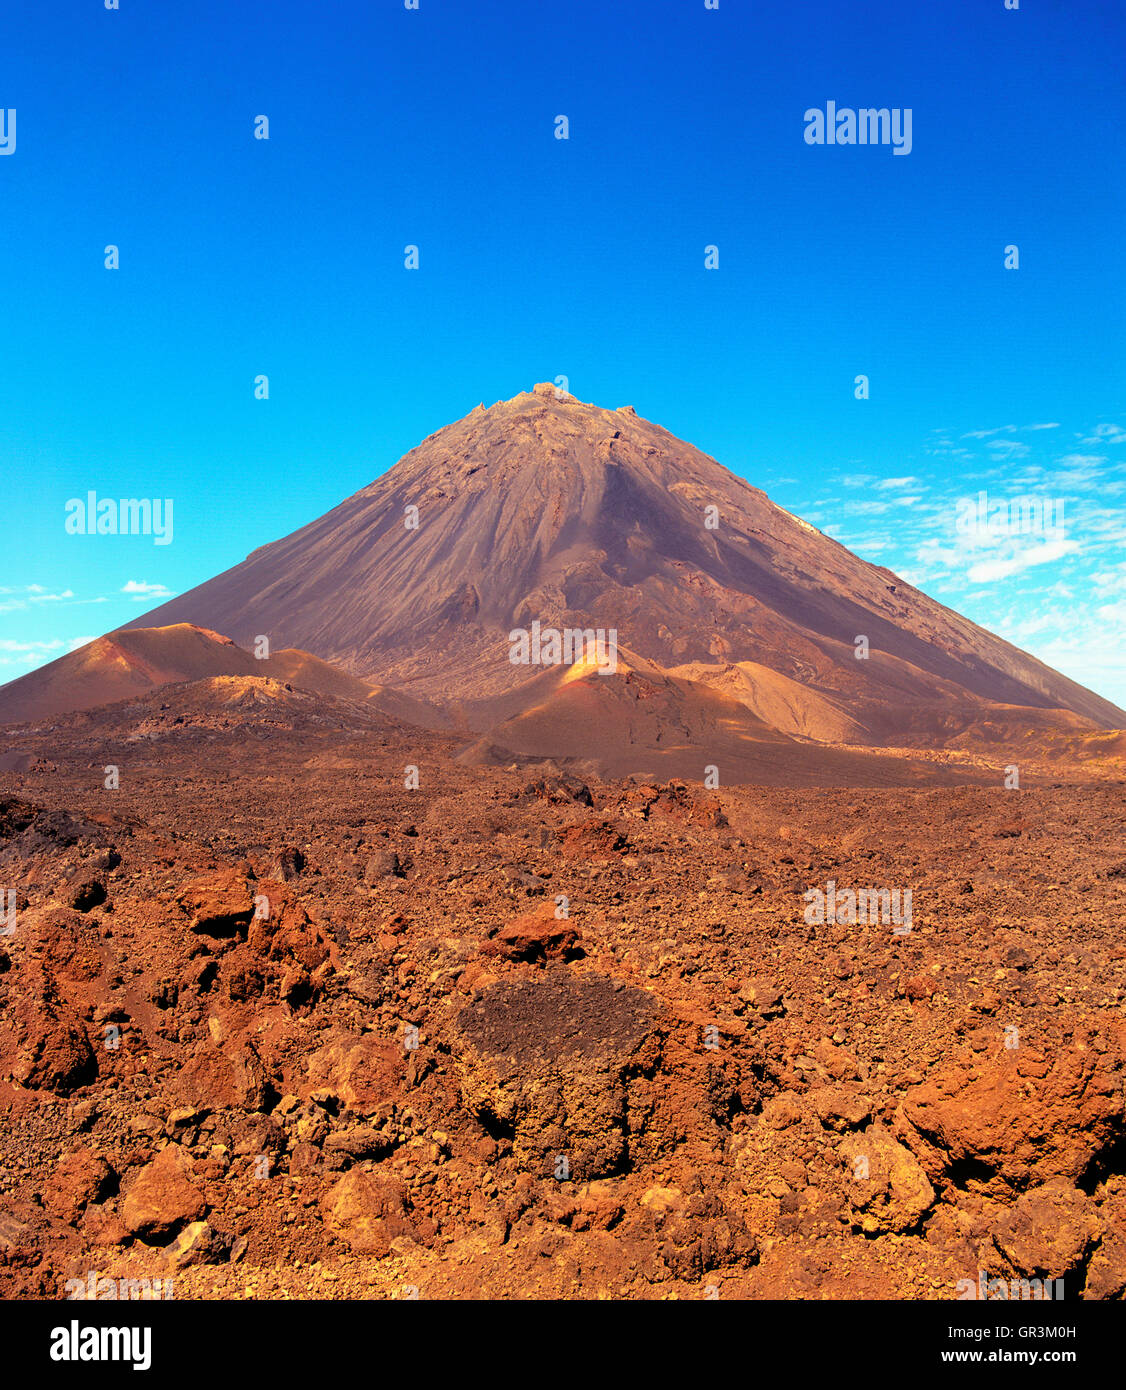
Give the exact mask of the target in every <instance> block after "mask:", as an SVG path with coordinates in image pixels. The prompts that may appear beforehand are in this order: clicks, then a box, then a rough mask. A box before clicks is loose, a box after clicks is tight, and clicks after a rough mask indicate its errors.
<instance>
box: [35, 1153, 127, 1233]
mask: <svg viewBox="0 0 1126 1390" xmlns="http://www.w3.org/2000/svg"><path fill="white" fill-rule="evenodd" d="M113 1179H114V1171H113V1169H112V1168H111V1167H110V1165H109V1164H108V1163H107V1162H106V1161H105V1159H104V1158H102V1157H101V1156H100V1155H98V1154H95V1153H91V1152H90V1151H89V1150H88V1149H75V1150H74V1151H73V1152H71V1153H69V1154H64V1155H63V1156H62V1158H60V1159H59V1162H58V1164H57V1165H56V1167H55V1171H54V1173H53V1174H52V1175H51V1179H50V1181H49V1182H48V1183H47V1185H46V1187H45V1189H44V1192H43V1202H44V1205H45V1206H46V1208H47V1210H48V1211H50V1212H53V1213H55V1214H56V1215H57V1216H61V1217H62V1218H63V1219H64V1220H67V1221H75V1220H77V1218H78V1217H79V1216H80V1215H81V1214H82V1212H83V1210H84V1209H85V1208H86V1207H87V1205H88V1204H90V1203H92V1202H98V1201H100V1200H101V1199H102V1197H103V1196H104V1195H105V1194H106V1192H107V1191H108V1190H109V1188H110V1186H111V1184H112V1183H113Z"/></svg>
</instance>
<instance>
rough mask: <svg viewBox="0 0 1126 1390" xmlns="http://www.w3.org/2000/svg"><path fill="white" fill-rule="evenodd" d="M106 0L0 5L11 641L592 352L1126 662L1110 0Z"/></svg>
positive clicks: (782, 479)
mask: <svg viewBox="0 0 1126 1390" xmlns="http://www.w3.org/2000/svg"><path fill="white" fill-rule="evenodd" d="M120 4H121V8H120V10H118V11H116V12H114V11H106V10H105V9H104V8H103V6H102V4H101V3H99V0H63V3H60V4H57V5H52V6H50V7H47V6H44V5H43V4H42V0H7V3H6V4H5V7H4V21H3V23H4V35H3V39H4V41H3V44H2V46H0V107H2V108H4V109H9V108H14V109H15V110H16V111H17V113H18V119H17V123H16V130H17V142H16V148H15V151H14V153H12V154H11V155H9V156H7V157H0V209H2V226H3V229H4V254H3V256H2V257H0V322H2V324H3V329H4V337H3V369H2V371H0V471H2V476H3V478H4V479H5V481H6V482H7V486H8V490H9V495H10V498H11V501H10V504H9V506H10V510H9V526H8V529H7V537H6V539H7V544H6V546H5V556H6V560H7V563H6V565H5V566H4V574H3V576H0V679H7V678H11V677H13V676H15V675H18V674H20V673H22V672H23V671H25V670H28V669H31V668H32V667H34V666H35V665H38V664H40V663H42V662H43V661H46V660H50V659H52V658H53V657H55V656H57V655H59V654H61V653H62V652H64V651H66V650H67V649H68V648H69V647H71V646H73V645H75V644H77V643H79V642H80V641H81V640H85V639H88V638H89V637H91V636H94V635H96V634H98V633H100V632H103V631H106V630H108V629H110V628H112V627H115V626H117V625H118V624H120V623H122V622H125V621H127V620H130V619H132V618H133V617H135V615H136V614H137V612H138V610H139V609H140V611H143V608H144V607H145V606H151V604H152V603H153V602H155V601H157V600H159V599H160V598H162V597H165V596H167V595H168V594H169V593H177V592H181V591H183V590H184V589H186V588H188V587H190V586H191V585H192V584H195V583H198V582H200V581H201V580H203V579H206V578H208V577H210V576H211V575H213V574H215V573H217V572H219V571H221V570H223V569H226V568H228V567H229V566H230V565H232V564H235V563H237V562H238V561H239V560H241V559H242V558H243V557H244V556H245V555H246V554H247V553H248V552H249V551H250V550H252V549H253V548H254V547H256V546H258V545H261V544H263V543H265V542H267V541H269V540H273V539H275V538H276V537H278V536H281V535H284V534H286V533H287V532H289V531H291V530H293V529H294V528H296V527H297V526H300V525H302V524H303V523H304V522H306V521H308V520H310V519H312V518H313V517H315V516H317V515H319V514H320V513H322V512H324V511H326V510H327V509H328V508H329V507H331V506H333V505H334V504H335V503H336V502H337V501H339V500H340V499H341V498H343V497H345V496H347V495H348V494H349V493H351V492H353V491H355V490H356V489H357V488H359V487H362V486H363V485H364V484H366V483H368V482H370V481H371V479H372V478H374V477H376V476H378V475H379V474H380V473H382V472H384V471H385V470H386V469H387V468H388V467H390V466H391V464H393V463H394V462H395V460H396V459H397V458H398V457H399V456H400V455H401V454H403V453H404V452H405V451H406V450H407V449H409V448H411V447H412V446H413V445H414V444H416V443H418V442H419V441H420V440H421V439H422V438H423V437H424V436H426V435H428V434H430V433H431V432H433V431H434V430H435V429H438V428H440V427H441V426H442V425H444V424H446V423H448V422H449V421H451V420H453V419H456V418H457V417H459V416H461V415H463V414H465V413H466V412H467V411H468V410H470V409H472V408H473V406H475V405H476V404H477V403H478V402H479V401H484V402H485V403H486V404H488V403H491V402H492V401H495V400H498V399H502V398H507V397H510V396H512V395H515V394H516V393H517V392H518V391H521V390H525V389H527V388H529V387H530V386H531V385H532V384H533V383H534V382H536V381H545V380H554V379H555V378H556V377H558V376H560V375H562V376H566V377H567V379H568V385H569V388H570V390H571V391H572V392H573V393H574V394H575V395H577V396H578V397H579V398H580V399H582V400H588V401H595V402H597V403H598V404H601V405H606V406H610V407H613V406H617V405H623V404H627V403H628V404H632V405H634V406H635V407H636V408H637V410H638V411H639V412H640V413H641V414H642V415H645V416H648V417H649V418H651V419H654V420H657V421H658V422H660V423H661V424H663V425H665V426H666V427H667V428H669V429H670V430H672V431H673V432H674V433H675V434H678V435H680V436H682V437H683V438H685V439H688V440H690V441H692V442H693V443H694V444H696V445H698V446H699V447H701V448H703V449H705V450H706V451H707V452H708V453H711V454H713V455H714V456H715V457H716V458H718V459H719V460H720V461H721V462H723V463H725V464H727V465H728V466H729V467H731V468H732V469H734V470H735V471H736V472H738V473H740V474H742V475H743V476H745V477H747V478H748V479H749V480H750V481H751V482H753V483H755V484H756V485H758V486H761V487H764V488H765V489H766V490H767V491H768V492H769V493H770V494H771V496H772V497H774V499H775V500H776V501H778V502H779V503H780V504H781V505H782V506H784V507H786V508H787V509H789V510H790V511H793V512H795V513H797V514H798V515H800V516H803V517H806V518H808V519H809V520H811V521H812V522H814V524H816V525H818V526H820V527H821V528H822V529H824V530H826V531H828V532H829V533H830V534H832V535H834V536H836V537H837V538H838V539H840V540H842V541H843V542H844V543H845V544H847V545H849V546H850V547H851V548H853V549H855V550H856V551H858V552H859V553H860V554H861V555H863V556H865V557H866V558H869V559H872V560H874V561H876V562H878V563H881V564H885V565H888V566H889V567H890V568H892V569H894V570H896V571H897V572H899V573H900V574H902V575H904V576H905V577H906V578H908V579H909V580H911V581H912V582H914V583H917V584H918V585H919V586H920V587H922V588H924V589H925V590H927V592H929V593H932V594H934V595H935V596H936V597H937V598H939V599H940V600H941V601H942V602H944V603H947V604H949V605H950V606H952V607H954V608H957V609H959V610H960V611H962V612H964V613H965V614H966V615H967V616H968V617H971V618H973V619H974V620H975V621H978V622H980V623H982V624H983V625H985V626H986V627H989V628H991V629H993V630H994V631H998V632H1000V633H1001V634H1002V635H1003V636H1005V637H1007V638H1008V639H1009V640H1011V641H1014V642H1016V643H1017V644H1018V645H1021V646H1023V647H1025V648H1026V649H1028V650H1030V651H1032V652H1034V653H1036V654H1037V655H1038V656H1040V657H1042V658H1043V659H1045V660H1047V661H1048V662H1049V663H1050V664H1052V665H1054V666H1057V667H1058V668H1059V669H1060V670H1062V671H1064V672H1066V673H1067V674H1068V675H1070V676H1072V677H1074V678H1076V679H1078V680H1080V681H1082V682H1084V683H1085V684H1089V685H1091V686H1092V687H1093V688H1094V689H1096V690H1098V691H1099V692H1100V693H1102V694H1104V695H1106V696H1108V697H1110V698H1112V699H1115V700H1116V701H1117V702H1118V703H1119V704H1122V705H1126V641H1124V640H1123V634H1124V631H1126V622H1124V619H1126V565H1124V564H1123V560H1124V553H1126V545H1124V542H1123V537H1122V523H1123V516H1124V510H1126V332H1124V331H1123V324H1124V321H1126V319H1124V309H1126V282H1124V276H1123V271H1122V266H1121V242H1122V234H1121V229H1122V226H1123V220H1124V218H1123V214H1124V212H1126V191H1124V188H1126V185H1124V180H1123V178H1122V172H1121V138H1122V131H1123V130H1124V129H1126V82H1124V80H1123V77H1122V71H1123V65H1122V52H1123V40H1124V39H1126V9H1124V8H1123V6H1122V5H1121V4H1120V3H1119V0H1066V2H1065V0H1021V7H1020V9H1019V10H1017V11H1010V10H1006V9H1005V8H1004V3H1003V0H935V3H933V4H915V3H910V4H909V3H906V2H905V0H869V3H865V4H863V5H855V4H843V3H838V0H833V2H832V3H830V0H812V2H810V3H801V0H792V2H791V3H790V4H787V5H778V4H763V3H761V0H754V3H750V0H744V2H743V3H737V2H736V0H720V6H719V9H718V10H707V9H705V7H704V3H703V0H644V3H641V2H640V0H636V2H635V0H613V2H612V3H610V2H609V0H603V3H591V0H585V2H584V3H574V4H558V5H533V4H527V3H524V4H517V3H513V0H489V3H487V4H485V3H479V4H471V3H469V0H458V2H457V3H454V0H419V8H418V10H417V11H408V10H406V9H405V8H404V6H403V5H402V3H401V0H325V2H324V3H318V4H315V5H314V4H309V3H305V2H304V0H302V2H301V3H298V0H278V3H273V4H270V5H256V6H255V5H250V4H242V3H232V0H194V2H193V3H183V4H177V5H171V4H161V5H152V4H147V3H142V0H120ZM830 100H832V101H834V102H835V103H836V104H837V106H838V107H853V108H860V107H889V108H893V107H894V108H900V109H903V108H910V110H911V111H912V129H913V139H912V149H911V152H910V154H909V155H906V156H897V155H895V154H894V153H893V150H892V149H891V148H890V147H888V146H878V145H869V146H853V147H848V146H841V145H836V146H833V147H829V146H812V145H809V144H807V143H806V141H805V139H804V131H805V123H804V114H805V112H806V111H807V110H808V109H811V108H820V109H822V110H824V108H825V105H826V102H827V101H830ZM262 114H264V115H267V116H268V117H269V121H270V138H269V140H268V141H264V140H255V139H254V138H253V132H254V121H255V117H256V116H258V115H262ZM560 114H563V115H566V116H567V117H568V119H569V122H570V138H569V139H568V140H558V139H556V138H555V135H554V131H555V118H556V116H557V115H560ZM109 244H115V245H117V246H119V247H120V269H118V270H114V271H111V270H107V269H106V268H105V266H104V248H105V247H106V246H107V245H109ZM408 244H413V245H417V246H418V247H419V249H420V267H419V269H418V270H417V271H408V270H406V269H404V264H403V262H404V248H405V247H406V246H407V245H408ZM708 245H715V246H718V248H719V268H718V269H716V270H712V271H709V270H706V269H705V268H704V248H705V247H706V246H708ZM1008 245H1017V246H1018V247H1019V254H1020V268H1019V269H1018V270H1006V269H1005V268H1004V263H1003V262H1004V248H1005V247H1006V246H1008ZM262 373H264V374H267V375H268V377H269V388H270V398H269V400H268V401H264V400H256V399H255V398H254V379H255V377H256V376H258V375H259V374H262ZM861 374H863V375H866V376H867V377H868V378H869V382H870V385H869V392H870V395H869V399H867V400H857V399H856V398H855V396H854V381H855V378H856V377H857V376H858V375H861ZM981 489H987V491H988V494H989V497H990V498H991V499H997V498H1001V499H1005V498H1011V497H1015V496H1017V495H1020V494H1029V493H1032V494H1034V495H1036V496H1041V497H1049V498H1053V499H1062V500H1063V501H1064V503H1065V533H1064V535H1063V536H1056V537H1051V536H1046V537H1038V536H1027V535H1026V536H1017V537H1008V538H1004V537H1002V538H997V537H984V538H983V537H981V536H977V537H974V536H967V535H965V534H962V533H959V532H958V531H957V530H956V528H955V525H954V515H955V507H956V504H957V501H958V499H959V498H961V497H964V496H976V495H977V493H978V491H979V490H981ZM91 490H93V491H95V492H96V493H97V494H98V495H99V496H101V497H148V498H168V497H170V498H172V499H173V501H174V531H173V541H172V543H171V544H169V545H164V546H156V545H154V544H153V540H152V538H151V537H145V536H101V537H98V536H84V535H82V536H75V535H68V534H67V533H66V532H65V530H64V516H65V504H66V502H67V500H68V499H70V498H72V497H85V496H86V494H87V493H88V492H89V491H91Z"/></svg>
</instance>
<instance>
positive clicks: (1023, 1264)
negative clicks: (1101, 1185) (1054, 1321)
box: [993, 1180, 1101, 1279]
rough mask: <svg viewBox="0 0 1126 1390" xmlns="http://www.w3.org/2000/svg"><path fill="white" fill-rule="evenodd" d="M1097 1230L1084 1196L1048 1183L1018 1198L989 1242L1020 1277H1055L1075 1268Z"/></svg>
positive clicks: (1092, 1208)
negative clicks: (991, 1241)
mask: <svg viewBox="0 0 1126 1390" xmlns="http://www.w3.org/2000/svg"><path fill="white" fill-rule="evenodd" d="M1100 1230H1101V1227H1100V1223H1099V1219H1098V1215H1097V1213H1096V1210H1095V1204H1094V1202H1092V1200H1091V1199H1090V1197H1088V1196H1087V1195H1086V1193H1083V1192H1079V1191H1078V1190H1077V1189H1076V1188H1074V1187H1072V1186H1071V1185H1070V1184H1069V1183H1066V1182H1060V1181H1058V1180H1054V1181H1052V1182H1050V1183H1046V1184H1045V1185H1044V1186H1043V1187H1034V1188H1033V1189H1032V1190H1031V1191H1030V1192H1025V1193H1024V1194H1023V1195H1022V1196H1021V1197H1018V1198H1017V1201H1016V1203H1015V1204H1014V1205H1013V1206H1012V1207H1011V1208H1010V1209H1009V1210H1008V1211H1007V1212H1006V1213H1005V1215H1004V1216H1003V1217H1002V1218H1001V1220H1000V1222H999V1223H998V1225H997V1229H996V1230H995V1231H994V1233H993V1240H994V1243H995V1244H996V1246H997V1249H998V1250H1000V1251H1001V1253H1002V1254H1003V1255H1004V1256H1005V1257H1006V1258H1007V1259H1008V1260H1009V1262H1010V1263H1011V1264H1012V1265H1013V1266H1014V1268H1016V1269H1018V1270H1020V1272H1021V1273H1022V1274H1029V1275H1040V1276H1042V1277H1047V1278H1049V1279H1060V1278H1062V1277H1063V1275H1065V1274H1067V1273H1069V1272H1070V1271H1071V1270H1073V1269H1074V1268H1075V1267H1076V1265H1078V1264H1079V1262H1080V1261H1081V1260H1082V1259H1083V1257H1084V1256H1085V1255H1086V1254H1087V1251H1088V1250H1089V1249H1090V1248H1091V1245H1092V1244H1093V1243H1094V1241H1095V1240H1096V1239H1097V1238H1098V1236H1099V1234H1100Z"/></svg>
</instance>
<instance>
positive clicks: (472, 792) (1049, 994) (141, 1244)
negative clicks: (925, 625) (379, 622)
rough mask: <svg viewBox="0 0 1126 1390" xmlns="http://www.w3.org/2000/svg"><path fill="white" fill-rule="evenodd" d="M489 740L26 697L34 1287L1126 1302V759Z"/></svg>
mask: <svg viewBox="0 0 1126 1390" xmlns="http://www.w3.org/2000/svg"><path fill="white" fill-rule="evenodd" d="M173 693H174V695H175V699H174V701H173V700H172V699H171V698H170V697H171V696H172V695H173ZM463 745H464V739H463V738H461V737H460V736H457V735H451V734H448V733H443V732H439V731H431V730H422V729H417V728H411V727H408V726H407V725H405V724H404V723H402V722H401V721H397V720H395V719H394V718H392V717H390V716H388V715H386V714H384V713H382V712H380V711H376V710H373V709H372V708H371V707H370V704H368V703H363V702H359V701H347V700H342V699H339V698H336V697H333V696H329V695H317V694H316V693H314V692H309V691H303V690H298V689H297V688H292V689H290V688H287V686H286V684H285V683H284V682H280V681H277V680H275V679H273V678H271V677H266V676H237V677H236V676H216V677H205V678H202V679H199V680H196V681H192V682H187V683H182V684H178V685H175V686H164V687H162V688H161V689H158V690H156V691H151V692H149V693H147V694H141V695H137V696H134V697H133V698H131V699H129V700H125V701H121V702H118V703H116V704H113V705H111V706H108V707H105V708H103V709H100V710H95V711H82V712H76V713H71V714H65V715H60V716H58V717H56V718H55V719H53V720H44V721H40V722H39V723H38V724H37V725H36V726H35V727H33V728H32V727H24V728H23V729H21V730H20V747H21V748H22V749H23V750H24V751H25V753H26V761H25V763H24V764H23V768H24V770H21V771H9V772H3V773H0V882H2V883H3V885H4V886H5V888H6V889H7V890H8V891H10V892H11V893H12V894H13V895H14V910H13V911H11V912H9V913H8V914H7V915H6V917H5V934H4V935H3V937H0V1126H2V1134H3V1141H2V1142H3V1152H4V1162H3V1164H2V1165H0V1293H2V1294H3V1295H6V1296H16V1297H44V1298H53V1297H60V1296H64V1295H65V1294H66V1292H67V1289H68V1285H67V1281H68V1280H79V1281H81V1283H82V1287H83V1288H88V1287H89V1279H90V1276H91V1273H93V1274H94V1275H95V1277H96V1278H97V1277H101V1278H105V1279H113V1280H119V1279H138V1280H144V1279H148V1280H150V1281H155V1280H161V1281H167V1280H169V1279H171V1280H172V1281H173V1286H174V1296H175V1297H177V1298H193V1297H204V1298H227V1299H243V1298H283V1297H289V1298H303V1297H331V1298H368V1297H378V1298H385V1297H391V1298H395V1297H414V1296H416V1295H417V1296H420V1297H424V1298H455V1299H456V1298H479V1297H489V1298H511V1299H523V1298H536V1297H563V1298H595V1297H615V1298H630V1299H647V1298H665V1297H671V1296H674V1295H675V1296H676V1297H679V1298H711V1297H716V1296H719V1297H722V1298H756V1299H765V1298H836V1299H867V1298H935V1299H953V1298H957V1297H959V1295H960V1294H962V1293H963V1291H964V1289H965V1288H966V1287H967V1285H966V1284H965V1283H963V1282H962V1281H976V1280H977V1278H978V1273H979V1271H981V1270H984V1271H986V1273H987V1274H988V1276H989V1277H990V1278H991V1279H1003V1280H1005V1281H1018V1286H1019V1281H1022V1280H1023V1281H1032V1280H1036V1279H1042V1278H1047V1277H1051V1278H1059V1279H1062V1280H1063V1281H1064V1287H1065V1290H1066V1296H1067V1297H1069V1298H1075V1297H1083V1298H1088V1299H1107V1298H1119V1297H1121V1296H1122V1294H1123V1291H1124V1289H1126V1180H1124V1178H1123V1153H1124V1146H1123V1138H1124V1134H1126V1117H1124V1113H1123V1095H1124V1088H1123V1083H1124V1080H1126V1069H1124V1048H1126V1027H1124V1022H1123V1009H1122V1005H1123V997H1124V992H1126V948H1124V947H1123V946H1122V943H1121V932H1120V922H1121V917H1122V912H1123V908H1124V906H1126V846H1124V845H1123V843H1122V838H1121V813H1122V804H1123V783H1122V781H1121V780H1118V781H1114V780H1108V778H1107V777H1106V775H1105V773H1104V776H1103V778H1102V780H1095V779H1091V780H1088V781H1087V782H1085V783H1083V784H1079V783H1065V782H1063V781H1061V780H1060V775H1059V774H1058V773H1049V777H1048V779H1040V780H1039V781H1038V780H1037V779H1036V778H1035V777H1033V776H1028V777H1025V778H1023V779H1022V786H1023V789H1022V790H1019V791H1017V790H1005V789H1004V788H1003V778H1002V770H1001V768H1000V767H995V768H994V769H992V773H991V785H989V786H977V787H972V786H967V787H944V786H931V787H925V786H924V787H899V788H896V787H884V788H881V789H879V790H871V789H869V790H865V789H863V788H847V787H845V788H841V787H838V788H833V787H825V788H822V789H820V790H817V791H811V790H793V789H787V788H781V787H752V786H746V787H739V786H733V787H728V786H726V785H724V786H722V787H721V788H720V789H719V790H718V791H716V792H714V793H713V792H708V791H705V790H704V789H703V788H702V786H701V785H700V783H699V782H696V783H695V784H694V785H689V784H686V783H684V782H677V781H668V780H662V781H660V782H654V783H645V782H641V781H638V780H636V779H631V778H620V779H599V778H594V777H590V778H587V779H585V780H579V779H578V778H576V777H575V776H574V775H570V774H566V773H562V772H560V771H559V770H558V769H556V768H553V766H552V765H551V764H550V763H545V762H544V761H543V760H538V761H532V760H526V761H514V762H512V763H509V764H498V765H478V766H467V765H465V763H464V762H460V761H458V759H457V754H458V751H459V749H461V748H462V747H463ZM108 768H116V770H117V777H116V779H114V778H110V779H109V781H110V784H111V785H110V786H107V769H108ZM412 770H413V771H412ZM111 787H112V789H111ZM830 884H832V885H836V887H835V888H834V889H830ZM860 888H869V889H871V888H874V889H884V890H888V891H889V892H895V893H897V894H898V895H899V901H900V902H901V903H902V902H903V901H904V899H903V897H902V894H903V893H904V892H906V891H910V892H911V894H912V898H911V903H912V908H911V911H910V912H909V913H908V914H906V915H907V921H906V923H904V921H903V918H904V915H905V914H903V913H902V912H901V913H900V921H899V922H898V923H895V922H893V921H888V920H878V919H877V920H873V919H872V915H871V914H870V913H869V914H868V915H867V916H864V915H860V916H859V917H854V918H852V919H849V916H848V914H847V912H846V913H845V914H844V916H843V917H842V915H841V912H840V911H839V910H838V911H836V912H834V913H832V914H830V917H829V920H826V916H825V913H824V912H821V913H820V914H818V912H817V911H816V910H815V904H816V894H815V892H814V890H820V891H822V892H824V893H828V892H830V891H833V892H835V893H838V894H839V897H838V901H845V900H846V897H845V895H846V894H847V891H848V890H850V889H852V890H856V889H860ZM904 925H906V926H907V927H908V928H909V929H908V930H904V929H903V928H904ZM74 1287H75V1286H73V1285H72V1286H71V1288H72V1289H73V1288H74ZM95 1287H97V1286H96V1285H95ZM164 1287H166V1283H165V1285H164Z"/></svg>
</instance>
